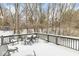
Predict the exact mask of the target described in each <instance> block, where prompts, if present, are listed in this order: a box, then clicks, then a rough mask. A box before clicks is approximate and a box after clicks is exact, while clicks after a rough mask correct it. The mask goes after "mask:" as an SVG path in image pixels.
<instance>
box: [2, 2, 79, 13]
mask: <svg viewBox="0 0 79 59" xmlns="http://www.w3.org/2000/svg"><path fill="white" fill-rule="evenodd" d="M12 4H13V3H8V4H6V3H4V4H2V5H4V6H5V7H6V8H9V7H8V6H10V7H11V11H12V12H13V13H14V12H15V11H14V6H12ZM4 6H3V7H4ZM47 6H48V3H44V4H43V6H42V8H44V11H47V8H48V7H47ZM75 8H76V9H79V3H76V6H75Z"/></svg>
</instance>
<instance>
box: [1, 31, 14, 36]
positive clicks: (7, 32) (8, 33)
mask: <svg viewBox="0 0 79 59" xmlns="http://www.w3.org/2000/svg"><path fill="white" fill-rule="evenodd" d="M12 34H13V31H1V30H0V36H2V35H3V36H6V35H12Z"/></svg>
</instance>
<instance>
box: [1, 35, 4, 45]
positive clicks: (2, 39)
mask: <svg viewBox="0 0 79 59" xmlns="http://www.w3.org/2000/svg"><path fill="white" fill-rule="evenodd" d="M3 40H4V38H3V36H1V45H3Z"/></svg>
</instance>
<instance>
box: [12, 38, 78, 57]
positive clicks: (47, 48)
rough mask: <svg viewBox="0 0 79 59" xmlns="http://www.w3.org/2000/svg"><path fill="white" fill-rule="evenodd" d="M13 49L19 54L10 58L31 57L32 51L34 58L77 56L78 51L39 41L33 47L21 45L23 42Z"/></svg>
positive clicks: (13, 54)
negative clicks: (16, 48) (16, 49)
mask: <svg viewBox="0 0 79 59" xmlns="http://www.w3.org/2000/svg"><path fill="white" fill-rule="evenodd" d="M14 47H18V50H19V52H15V53H12V54H11V56H28V55H30V56H32V55H34V53H33V50H34V51H35V53H36V56H79V51H76V50H73V49H70V48H66V47H63V46H59V45H56V44H53V43H48V42H46V41H44V40H41V39H39V42H38V43H34V44H33V45H23V42H19V44H17V45H14Z"/></svg>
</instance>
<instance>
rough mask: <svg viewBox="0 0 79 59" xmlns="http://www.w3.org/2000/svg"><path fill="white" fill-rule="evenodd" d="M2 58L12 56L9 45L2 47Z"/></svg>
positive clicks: (0, 51)
mask: <svg viewBox="0 0 79 59" xmlns="http://www.w3.org/2000/svg"><path fill="white" fill-rule="evenodd" d="M0 56H10V53H9V51H8V46H7V45H1V46H0Z"/></svg>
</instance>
